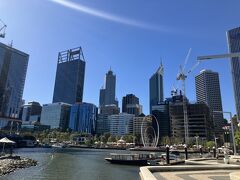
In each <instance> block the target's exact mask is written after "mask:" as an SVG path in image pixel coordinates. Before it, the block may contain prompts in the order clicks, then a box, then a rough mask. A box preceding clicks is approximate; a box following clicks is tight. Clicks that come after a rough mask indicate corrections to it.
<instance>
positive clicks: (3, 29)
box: [0, 19, 7, 38]
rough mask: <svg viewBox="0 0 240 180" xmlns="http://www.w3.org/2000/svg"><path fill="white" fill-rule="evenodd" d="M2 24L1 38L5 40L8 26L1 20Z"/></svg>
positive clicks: (0, 29)
mask: <svg viewBox="0 0 240 180" xmlns="http://www.w3.org/2000/svg"><path fill="white" fill-rule="evenodd" d="M0 22H1V24H2V26H1V24H0V37H1V38H5V31H6V28H7V25H6V24H4V22H3V21H2V20H1V19H0Z"/></svg>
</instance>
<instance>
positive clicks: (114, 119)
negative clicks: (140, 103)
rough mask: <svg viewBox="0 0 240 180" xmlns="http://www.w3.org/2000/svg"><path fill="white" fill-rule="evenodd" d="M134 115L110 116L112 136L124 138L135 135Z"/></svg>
mask: <svg viewBox="0 0 240 180" xmlns="http://www.w3.org/2000/svg"><path fill="white" fill-rule="evenodd" d="M133 117H134V115H133V114H127V113H120V114H116V115H110V116H109V120H110V134H111V135H114V136H124V135H127V134H132V133H133Z"/></svg>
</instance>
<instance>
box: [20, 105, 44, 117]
mask: <svg viewBox="0 0 240 180" xmlns="http://www.w3.org/2000/svg"><path fill="white" fill-rule="evenodd" d="M21 108H22V113H21V114H22V116H21V117H20V119H22V120H23V121H40V116H41V112H42V106H41V105H40V104H39V102H35V101H32V102H28V104H25V105H23V106H22V107H21Z"/></svg>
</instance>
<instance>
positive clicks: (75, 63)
mask: <svg viewBox="0 0 240 180" xmlns="http://www.w3.org/2000/svg"><path fill="white" fill-rule="evenodd" d="M84 76H85V60H84V56H83V52H82V49H81V47H79V48H75V49H70V50H67V51H63V52H60V53H59V54H58V64H57V72H56V79H55V87H54V94H53V103H55V102H64V103H68V104H74V103H76V102H82V100H83V87H84Z"/></svg>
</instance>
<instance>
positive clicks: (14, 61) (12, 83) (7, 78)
mask: <svg viewBox="0 0 240 180" xmlns="http://www.w3.org/2000/svg"><path fill="white" fill-rule="evenodd" d="M28 60H29V55H28V54H26V53H24V52H22V51H19V50H17V49H14V48H12V47H11V46H7V45H5V44H2V43H0V116H5V117H13V118H17V117H18V114H19V109H20V106H21V103H22V95H23V89H24V84H25V78H26V72H27V66H28Z"/></svg>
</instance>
